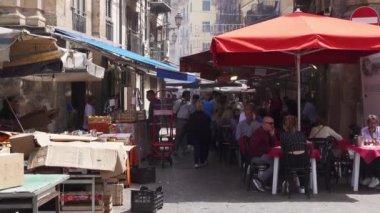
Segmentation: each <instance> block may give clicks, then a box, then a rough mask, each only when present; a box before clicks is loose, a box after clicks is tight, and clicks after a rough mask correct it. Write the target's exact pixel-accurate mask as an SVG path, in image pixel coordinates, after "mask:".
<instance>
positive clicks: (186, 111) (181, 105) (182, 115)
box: [173, 99, 192, 119]
mask: <svg viewBox="0 0 380 213" xmlns="http://www.w3.org/2000/svg"><path fill="white" fill-rule="evenodd" d="M191 111H192V105H191V103H190V102H189V101H185V100H183V99H179V100H177V101H176V102H175V103H174V106H173V113H174V114H177V117H176V118H179V119H189V117H190V114H191Z"/></svg>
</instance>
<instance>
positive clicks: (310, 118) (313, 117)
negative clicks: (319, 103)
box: [302, 95, 319, 132]
mask: <svg viewBox="0 0 380 213" xmlns="http://www.w3.org/2000/svg"><path fill="white" fill-rule="evenodd" d="M318 117H319V116H318V113H317V109H316V108H315V105H314V103H313V99H312V97H311V96H310V95H308V96H307V97H306V102H305V105H304V107H303V109H302V118H303V120H304V124H305V126H306V131H307V132H310V130H311V127H312V126H313V125H314V124H315V122H316V121H317V119H318Z"/></svg>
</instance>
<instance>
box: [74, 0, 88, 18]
mask: <svg viewBox="0 0 380 213" xmlns="http://www.w3.org/2000/svg"><path fill="white" fill-rule="evenodd" d="M71 4H72V6H73V8H74V9H75V10H76V11H75V12H76V13H78V14H80V15H84V8H85V4H84V0H73V1H72V3H71Z"/></svg>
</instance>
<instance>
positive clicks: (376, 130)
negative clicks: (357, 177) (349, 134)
mask: <svg viewBox="0 0 380 213" xmlns="http://www.w3.org/2000/svg"><path fill="white" fill-rule="evenodd" d="M361 135H362V136H363V137H364V140H367V141H371V142H373V141H376V140H379V139H380V126H379V118H378V117H377V116H376V115H368V119H367V126H366V127H363V128H362V130H361ZM360 162H361V165H360V169H361V171H360V173H361V175H363V176H364V178H362V180H361V181H360V183H361V184H362V185H365V186H368V187H369V188H375V187H376V186H378V185H379V184H380V181H379V177H380V158H376V159H375V160H373V161H372V162H371V163H368V164H367V163H365V161H364V160H363V159H361V161H360Z"/></svg>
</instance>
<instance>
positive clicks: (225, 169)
mask: <svg viewBox="0 0 380 213" xmlns="http://www.w3.org/2000/svg"><path fill="white" fill-rule="evenodd" d="M210 158H211V159H210V162H209V165H208V166H207V167H205V168H200V169H194V168H193V164H192V160H191V159H192V157H191V154H189V155H187V156H185V157H182V158H180V159H176V160H175V164H174V166H173V167H166V168H161V167H160V166H157V167H156V175H157V181H156V183H155V184H149V185H147V186H148V187H150V188H154V187H156V186H159V185H161V186H163V190H164V199H165V203H164V207H163V209H161V210H159V211H158V212H159V213H166V212H168V213H171V212H173V213H174V212H175V213H177V212H186V213H188V212H194V213H195V212H218V213H219V212H260V213H265V212H308V213H313V212H318V213H319V212H337V213H338V212H344V213H349V212H379V211H380V210H379V207H380V202H379V200H380V190H369V189H365V188H363V187H362V188H361V191H360V192H359V193H353V192H352V191H351V189H350V188H349V185H348V184H346V183H345V182H346V181H342V182H343V183H341V184H339V185H333V187H332V192H331V193H329V192H327V191H326V190H324V189H323V187H322V186H320V187H319V194H318V195H312V196H311V199H310V200H308V199H307V198H306V196H305V195H302V194H297V193H293V194H292V197H291V199H288V198H287V197H286V196H284V195H282V194H281V193H280V194H278V195H274V196H273V195H271V193H270V192H265V193H261V192H257V191H247V188H246V186H244V185H243V184H242V181H241V178H240V171H239V168H238V166H237V165H236V164H234V165H230V164H228V163H225V162H223V163H221V162H219V160H218V159H217V158H216V157H215V153H211V156H210ZM139 187H140V185H137V184H134V185H133V186H132V189H133V188H134V189H137V188H139ZM130 190H131V189H125V191H124V206H122V207H114V208H113V210H114V211H113V212H117V213H119V212H130Z"/></svg>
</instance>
